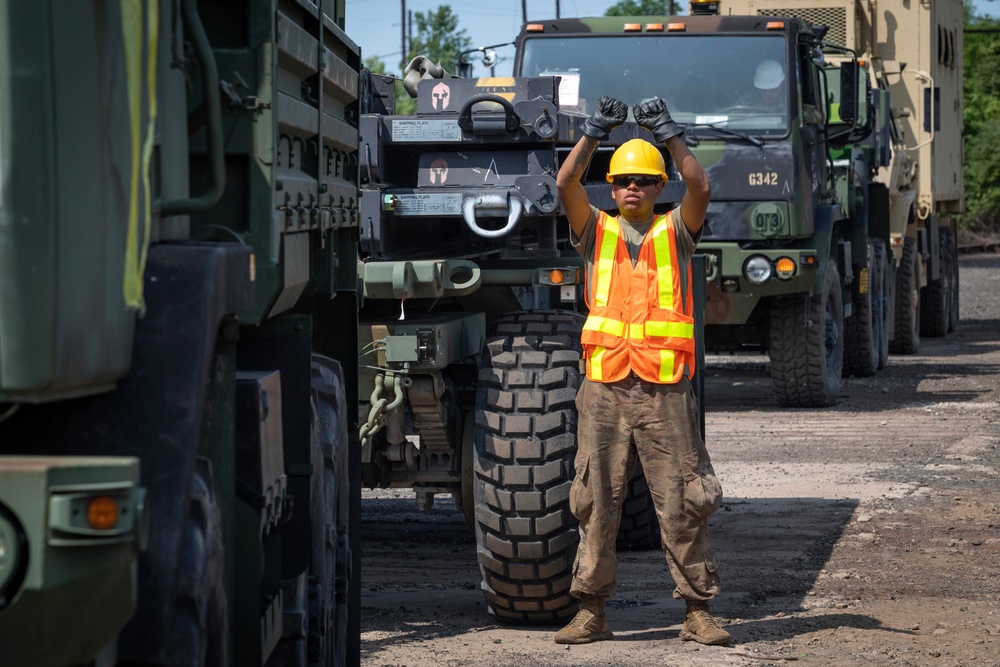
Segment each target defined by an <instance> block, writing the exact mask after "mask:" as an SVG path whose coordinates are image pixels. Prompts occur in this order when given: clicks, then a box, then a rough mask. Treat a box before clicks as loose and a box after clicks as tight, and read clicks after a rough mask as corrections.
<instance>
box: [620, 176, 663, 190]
mask: <svg viewBox="0 0 1000 667" xmlns="http://www.w3.org/2000/svg"><path fill="white" fill-rule="evenodd" d="M632 181H635V184H636V185H637V186H638V187H640V188H648V187H649V186H650V185H656V184H657V183H659V182H660V177H659V176H615V177H614V178H613V179H612V180H611V182H612V183H613V184H614V186H615V187H616V188H627V187H628V185H629V183H631V182H632Z"/></svg>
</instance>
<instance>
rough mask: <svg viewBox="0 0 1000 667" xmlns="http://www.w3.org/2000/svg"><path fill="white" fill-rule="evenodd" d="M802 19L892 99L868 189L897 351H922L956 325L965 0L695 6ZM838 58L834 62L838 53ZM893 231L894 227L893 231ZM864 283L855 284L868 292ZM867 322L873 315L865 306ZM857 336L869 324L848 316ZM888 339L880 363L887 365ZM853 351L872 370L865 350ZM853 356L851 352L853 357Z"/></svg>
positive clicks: (729, 0)
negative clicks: (884, 250)
mask: <svg viewBox="0 0 1000 667" xmlns="http://www.w3.org/2000/svg"><path fill="white" fill-rule="evenodd" d="M711 4H715V5H717V7H716V8H715V9H714V10H715V11H718V12H720V13H723V14H748V15H755V16H761V17H763V16H772V17H777V16H795V17H799V18H802V19H804V20H806V21H809V22H811V23H814V24H820V23H822V24H825V25H827V26H829V28H830V31H829V33H828V34H827V40H829V41H831V42H833V43H835V44H837V45H839V46H842V47H845V48H847V49H850V50H852V51H853V52H854V53H856V54H857V57H858V58H859V59H860V60H861V61H863V62H864V63H865V67H866V70H867V72H868V76H869V78H871V79H872V80H873V81H875V82H877V84H878V88H879V90H884V91H888V92H889V95H890V99H891V105H892V106H891V111H890V116H891V118H890V127H891V136H890V144H891V149H892V154H891V159H890V161H889V164H888V165H887V166H886V167H885V168H882V169H880V170H878V171H877V172H876V173H875V174H874V175H873V178H872V181H873V182H872V183H870V185H869V192H868V198H869V217H870V219H871V220H870V225H871V226H872V227H876V228H878V230H879V231H878V235H879V236H880V237H882V238H883V240H884V239H886V237H887V243H888V247H889V248H890V250H891V253H892V254H891V256H890V257H889V260H890V261H889V270H890V272H891V273H894V275H895V278H894V280H890V282H889V287H890V290H891V292H892V294H891V297H890V298H889V299H888V306H887V307H886V309H885V311H886V319H887V323H886V324H885V325H884V326H883V329H882V331H886V330H887V331H888V332H889V333H888V338H889V347H890V351H891V352H893V353H900V354H911V353H914V352H916V351H917V350H918V348H919V346H920V337H921V336H922V335H923V336H928V337H939V336H944V335H946V334H947V333H949V332H951V331H953V330H954V329H955V327H956V326H957V325H958V319H959V318H958V312H959V309H958V304H959V294H958V221H957V217H956V216H957V215H958V214H960V213H961V212H962V210H963V196H964V195H963V193H964V188H963V181H962V171H963V170H962V164H963V162H964V158H963V146H962V118H963V112H962V27H963V25H964V12H963V3H962V2H961V1H960V0H942V1H939V2H908V1H906V0H888V1H886V0H882V1H880V2H877V3H876V2H873V1H872V0H825V1H824V0H726V1H725V2H718V3H706V2H692V3H691V11H692V12H694V11H699V9H698V7H699V5H700V6H701V7H702V11H712V10H713V8H711V7H709V5H711ZM831 60H833V59H831ZM886 227H888V230H886ZM863 284H864V281H861V282H860V283H859V284H858V285H857V286H856V288H855V290H854V298H855V301H857V300H858V299H860V298H861V295H860V292H859V290H860V288H862V287H863ZM861 315H862V319H863V318H864V317H866V316H867V313H866V312H865V311H864V310H863V309H862V311H861ZM847 322H848V330H849V333H850V332H852V331H853V332H857V331H862V333H863V330H864V329H865V325H863V324H861V323H859V322H855V323H853V325H852V322H851V319H850V318H849V319H848V321H847ZM884 338H885V336H884V335H883V337H882V341H881V343H880V344H881V346H882V350H881V356H880V362H879V367H881V366H882V365H884V363H885V340H884ZM851 342H852V339H851V338H848V348H847V351H848V354H849V357H848V358H849V359H850V360H851V361H852V370H854V371H855V372H857V373H858V374H861V375H864V374H867V371H868V370H869V369H870V367H868V366H866V365H865V364H864V361H865V360H864V359H863V356H864V355H863V354H859V353H858V351H857V350H856V349H854V350H852V347H851ZM852 353H853V354H854V355H855V356H854V357H853V358H852V357H851V356H850V355H851V354H852Z"/></svg>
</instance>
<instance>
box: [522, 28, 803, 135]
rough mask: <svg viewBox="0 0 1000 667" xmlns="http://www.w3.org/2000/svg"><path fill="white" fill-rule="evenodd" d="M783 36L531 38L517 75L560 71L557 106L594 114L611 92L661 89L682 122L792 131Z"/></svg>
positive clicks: (636, 96)
mask: <svg viewBox="0 0 1000 667" xmlns="http://www.w3.org/2000/svg"><path fill="white" fill-rule="evenodd" d="M785 63H786V58H785V39H784V37H782V36H777V35H775V36H767V37H756V36H747V35H669V36H665V35H648V34H647V35H642V36H631V35H630V36H627V37H624V36H621V35H594V34H587V35H581V36H569V37H562V36H560V37H533V38H526V39H525V40H524V43H523V47H522V58H521V69H520V72H519V74H520V76H551V75H558V76H561V77H562V83H561V84H560V87H559V106H560V108H562V109H563V110H565V111H579V112H581V113H585V114H590V113H591V111H592V110H593V106H594V104H595V103H596V101H597V98H598V97H600V96H601V95H608V96H610V97H615V98H617V99H620V100H622V101H623V102H626V103H627V104H629V105H630V106H631V105H632V104H635V103H636V102H639V101H641V100H643V99H645V98H647V97H651V96H654V95H657V96H659V97H662V98H663V99H664V100H666V102H667V106H668V108H669V109H670V113H671V115H672V116H673V118H674V120H675V121H677V122H678V123H681V124H684V125H688V126H696V125H708V126H711V125H715V126H717V127H726V128H730V129H738V130H741V131H746V132H752V133H754V134H760V135H764V136H767V135H771V136H775V135H783V134H785V133H786V132H787V131H788V106H789V102H790V99H791V97H790V95H789V92H788V90H789V86H788V81H787V80H786V77H785Z"/></svg>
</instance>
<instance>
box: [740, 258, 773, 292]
mask: <svg viewBox="0 0 1000 667" xmlns="http://www.w3.org/2000/svg"><path fill="white" fill-rule="evenodd" d="M743 276H744V277H745V278H746V279H747V280H748V281H749V282H751V283H753V284H754V285H764V284H765V283H768V282H770V281H771V278H773V277H774V264H772V263H771V260H770V259H768V258H767V257H764V255H753V256H752V257H750V259H748V260H747V261H746V262H745V263H744V264H743Z"/></svg>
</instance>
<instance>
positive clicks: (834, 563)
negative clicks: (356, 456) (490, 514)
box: [362, 254, 1000, 667]
mask: <svg viewBox="0 0 1000 667" xmlns="http://www.w3.org/2000/svg"><path fill="white" fill-rule="evenodd" d="M960 280H961V318H962V322H961V324H960V325H959V328H958V330H957V331H956V332H955V333H953V334H951V335H949V336H948V337H947V338H943V339H926V338H925V339H924V341H923V344H922V347H921V350H920V354H919V355H913V356H909V357H906V356H893V357H892V358H891V359H890V363H889V365H888V366H887V367H886V368H885V369H884V370H883V371H881V372H880V373H879V375H878V376H876V377H874V378H867V379H857V378H847V379H845V381H844V384H843V389H842V395H841V399H840V401H839V403H838V405H837V406H836V407H834V408H831V409H826V410H787V409H786V410H779V409H777V408H776V407H774V404H773V399H772V397H771V393H770V376H769V372H770V371H769V367H768V362H767V358H766V357H764V356H757V355H753V356H742V355H735V356H724V357H723V356H719V357H716V356H711V357H709V359H708V360H707V363H706V368H705V377H706V411H705V412H706V433H707V442H708V446H709V451H710V452H711V454H712V457H713V461H714V463H715V467H716V470H717V472H718V473H719V476H720V478H721V480H722V483H723V487H724V488H725V491H726V499H725V501H724V504H723V507H722V509H721V510H720V511H719V512H718V513H717V514H715V515H714V516H713V519H712V523H711V530H712V540H713V545H714V547H715V549H716V551H717V555H718V557H719V560H720V565H721V569H720V572H721V575H722V579H723V587H724V592H723V594H722V595H721V596H720V597H719V598H718V599H717V600H716V601H715V602H714V604H713V609H714V611H715V612H716V613H717V614H718V615H719V616H720V617H721V618H723V620H724V621H725V622H726V624H727V627H728V628H729V630H730V631H731V632H732V634H733V637H734V639H735V643H734V645H732V646H730V647H704V646H699V645H696V644H693V643H691V642H683V641H681V640H680V639H678V637H677V634H678V631H679V630H680V625H681V623H682V621H683V618H682V615H683V604H682V603H680V602H678V601H676V600H674V599H672V597H671V596H670V590H671V589H672V584H671V581H670V575H669V573H668V571H667V568H666V565H665V562H664V560H663V556H662V554H660V553H659V552H657V551H642V552H629V553H622V554H619V590H618V594H617V596H616V598H615V599H614V600H613V601H612V602H611V603H610V605H609V609H608V619H609V622H610V624H611V626H612V629H613V630H614V631H615V635H616V638H615V640H614V641H609V642H600V643H597V644H591V645H584V646H573V647H569V648H567V647H564V646H559V645H557V644H555V643H554V642H553V641H552V633H553V632H554V630H556V629H557V628H555V627H534V626H531V627H520V626H511V625H504V624H500V623H497V622H496V621H495V619H493V618H492V617H491V616H489V615H488V614H487V613H486V609H485V606H484V603H483V600H482V597H481V594H480V593H479V590H478V587H479V572H478V568H477V565H476V555H475V553H476V550H475V542H474V539H473V537H472V535H471V533H469V532H468V531H467V530H466V527H465V523H464V520H463V519H462V516H461V515H460V514H459V513H457V512H455V511H454V509H453V508H452V505H451V501H450V499H449V498H446V497H439V498H437V499H436V501H435V504H434V507H433V508H432V510H431V511H430V512H419V511H418V510H417V509H416V507H415V504H414V501H413V494H412V493H411V492H409V491H399V490H378V491H368V492H366V494H365V495H366V497H365V500H364V507H363V527H364V528H363V536H362V538H363V541H364V545H363V548H364V553H363V557H362V560H363V562H362V582H363V583H362V586H363V589H362V590H363V594H362V604H363V616H362V662H363V664H365V665H371V666H373V667H374V666H385V667H389V666H393V667H403V666H406V667H420V666H423V665H434V666H439V665H445V666H455V667H457V666H467V665H468V666H472V665H510V666H529V665H530V666H531V667H538V666H548V665H619V664H621V665H650V666H652V665H657V666H659V665H671V664H685V665H692V666H698V665H764V664H782V663H787V662H796V664H800V665H824V666H825V665H829V666H837V667H854V666H857V667H860V666H861V665H865V666H870V665H921V666H923V665H928V666H935V667H937V666H940V667H956V666H965V665H969V666H971V665H976V666H977V667H983V666H1000V578H998V577H997V574H996V573H997V569H998V566H1000V486H998V484H997V474H998V472H997V471H998V468H1000V452H998V446H1000V388H998V385H1000V254H981V255H965V256H962V257H961V260H960Z"/></svg>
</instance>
